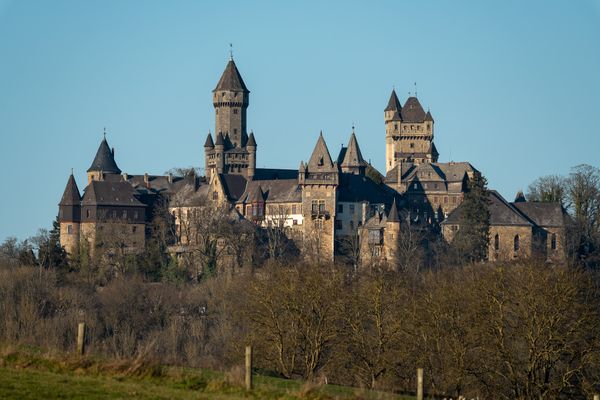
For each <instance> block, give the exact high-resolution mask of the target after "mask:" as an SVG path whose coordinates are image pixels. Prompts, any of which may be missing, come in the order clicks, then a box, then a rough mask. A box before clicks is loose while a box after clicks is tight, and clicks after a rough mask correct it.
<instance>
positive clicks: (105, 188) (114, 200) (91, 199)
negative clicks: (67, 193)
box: [81, 181, 146, 207]
mask: <svg viewBox="0 0 600 400" xmlns="http://www.w3.org/2000/svg"><path fill="white" fill-rule="evenodd" d="M81 204H82V205H84V206H135V207H146V205H145V204H144V203H142V202H141V201H139V200H138V199H137V198H136V191H135V189H134V188H133V186H131V184H130V183H129V182H125V181H120V182H115V181H92V182H90V184H89V185H88V186H87V188H86V189H85V193H84V194H83V200H82V202H81Z"/></svg>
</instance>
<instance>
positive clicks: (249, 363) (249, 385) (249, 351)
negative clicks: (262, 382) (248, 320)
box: [246, 346, 252, 390]
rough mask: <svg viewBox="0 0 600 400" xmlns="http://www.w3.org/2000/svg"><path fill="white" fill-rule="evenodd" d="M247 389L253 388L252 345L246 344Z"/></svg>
mask: <svg viewBox="0 0 600 400" xmlns="http://www.w3.org/2000/svg"><path fill="white" fill-rule="evenodd" d="M246 390H252V346H246Z"/></svg>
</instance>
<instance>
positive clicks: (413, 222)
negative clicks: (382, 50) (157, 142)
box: [59, 58, 564, 263]
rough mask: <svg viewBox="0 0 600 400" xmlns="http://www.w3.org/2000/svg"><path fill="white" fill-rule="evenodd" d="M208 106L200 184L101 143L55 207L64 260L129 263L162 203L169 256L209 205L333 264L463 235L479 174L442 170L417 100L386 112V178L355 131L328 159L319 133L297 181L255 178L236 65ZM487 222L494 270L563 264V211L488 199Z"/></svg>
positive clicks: (288, 174) (185, 244)
mask: <svg viewBox="0 0 600 400" xmlns="http://www.w3.org/2000/svg"><path fill="white" fill-rule="evenodd" d="M212 100H213V106H214V109H215V121H216V122H215V130H214V135H213V134H212V133H210V132H209V133H208V136H207V137H206V140H205V143H204V171H205V176H196V175H193V174H192V175H188V176H172V175H166V176H165V175H148V174H141V175H130V174H128V173H124V172H122V171H121V170H120V169H119V167H118V166H117V163H116V160H115V153H114V149H112V150H111V148H110V147H109V145H108V142H107V140H106V137H104V138H103V140H102V141H101V143H100V147H99V148H98V151H97V153H96V156H95V158H94V160H93V162H92V165H91V166H90V168H89V169H88V171H87V173H88V182H87V186H86V188H85V190H84V194H83V197H82V196H81V194H80V191H79V189H78V186H77V184H76V182H75V179H74V177H73V175H72V174H71V176H70V177H69V179H68V181H67V186H66V188H65V191H64V194H63V197H62V199H61V201H60V204H59V222H60V240H61V244H62V245H63V246H64V247H65V249H66V250H67V252H68V253H70V254H73V253H74V252H76V251H77V249H78V248H79V247H80V246H81V245H82V244H86V245H88V246H90V248H94V247H95V246H98V243H99V242H100V243H102V244H103V245H104V246H110V241H111V240H115V238H118V239H119V240H121V242H122V243H125V247H126V248H127V249H128V250H129V251H131V252H135V251H139V250H141V249H143V248H144V245H145V240H146V238H147V235H148V232H149V224H150V222H151V221H152V218H153V215H154V213H155V210H156V208H157V205H158V204H161V202H164V201H167V202H168V209H169V214H170V215H171V216H172V217H173V221H172V222H173V224H174V228H175V231H176V232H177V234H176V243H175V246H173V247H172V248H173V249H177V250H174V252H179V253H181V252H186V251H189V249H190V248H191V247H193V246H194V243H193V240H192V239H191V238H190V235H189V234H186V233H185V232H184V231H183V229H182V227H183V226H184V225H185V224H186V221H189V218H190V215H194V214H193V213H194V210H195V209H197V208H198V207H205V206H206V204H210V203H213V204H221V205H226V206H227V207H229V208H230V209H231V210H235V212H236V214H237V215H238V216H239V218H240V219H244V220H247V221H251V222H253V223H254V224H256V225H257V226H258V227H261V228H265V229H267V228H269V227H273V226H275V227H278V228H281V229H283V230H284V231H285V232H286V236H287V237H288V238H289V239H290V240H292V241H293V242H294V243H295V244H296V246H297V248H298V249H300V250H301V251H302V252H303V253H304V254H306V255H310V256H317V257H318V258H319V259H320V260H327V261H333V260H334V259H335V258H336V257H337V256H340V255H343V254H344V253H345V252H347V251H348V249H347V248H346V246H345V244H347V243H352V242H354V243H358V247H359V248H360V252H361V253H363V254H368V255H369V257H376V258H378V259H381V260H385V261H386V262H390V263H394V262H396V258H397V253H398V247H399V245H400V241H401V240H403V239H402V235H401V234H400V233H401V231H402V230H403V229H405V228H408V229H421V230H423V229H429V228H431V227H438V228H441V232H442V234H443V235H444V237H445V238H446V239H447V240H452V237H453V236H454V234H455V232H456V231H457V230H458V229H460V204H461V203H462V201H463V198H464V195H465V193H466V191H467V190H468V183H469V180H470V179H472V178H473V177H474V176H475V175H477V174H480V172H479V171H478V170H477V169H476V168H474V167H473V166H472V165H471V164H469V163H468V162H447V163H440V162H438V157H439V153H438V151H437V149H436V147H435V144H434V125H435V122H434V119H433V117H432V114H431V112H430V111H427V112H425V110H424V109H423V107H422V105H421V103H420V101H419V99H418V98H417V97H416V96H411V97H409V98H408V99H407V100H406V101H405V103H404V105H401V103H400V100H399V99H398V96H397V95H396V93H395V91H392V93H391V96H390V99H389V101H388V104H387V107H386V108H385V110H384V123H385V144H386V147H385V152H386V153H385V154H386V161H385V162H386V164H385V166H386V173H385V176H383V175H381V174H379V173H378V172H377V170H375V169H374V168H373V167H372V166H371V165H369V163H367V162H366V161H365V159H364V157H363V155H362V152H361V150H360V146H359V143H358V139H357V135H356V132H355V131H354V128H352V132H351V133H350V135H349V138H348V145H347V146H345V147H342V148H341V150H340V152H339V153H338V154H337V155H336V154H334V155H333V157H332V154H331V153H330V151H329V148H328V146H327V143H326V141H325V138H324V136H323V134H322V133H321V134H320V135H319V136H318V138H317V141H316V144H315V147H314V150H313V152H312V154H311V155H310V157H309V158H308V161H306V162H304V161H301V162H300V165H299V168H298V169H270V168H257V167H256V160H257V151H258V142H257V139H256V137H255V135H254V133H253V132H252V131H250V133H248V128H247V110H248V107H249V105H250V91H249V90H248V88H247V87H246V84H245V83H244V80H243V79H242V76H241V74H240V72H239V70H238V68H237V66H236V64H235V62H234V60H233V58H231V59H230V60H229V62H228V63H227V66H226V67H225V70H224V72H223V74H222V76H221V78H220V79H219V81H218V83H217V86H216V87H215V89H214V90H213V92H212ZM557 207H558V208H557ZM490 212H491V216H492V217H491V225H492V226H491V236H492V238H491V240H490V251H489V256H490V259H512V258H515V257H528V256H531V255H532V254H534V253H535V252H540V251H541V252H543V253H544V256H545V257H547V258H556V257H558V258H560V257H561V256H560V254H563V253H564V249H563V246H562V243H563V239H562V236H563V234H564V212H563V211H562V209H561V208H560V206H557V205H550V206H548V205H542V204H530V203H528V202H525V201H524V198H519V199H518V201H517V202H515V203H508V202H507V201H506V200H504V199H503V198H502V196H500V194H498V193H497V192H493V191H492V192H491V208H490ZM504 250H506V251H504Z"/></svg>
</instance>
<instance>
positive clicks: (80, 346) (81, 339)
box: [77, 322, 85, 356]
mask: <svg viewBox="0 0 600 400" xmlns="http://www.w3.org/2000/svg"><path fill="white" fill-rule="evenodd" d="M84 351H85V322H80V323H79V326H78V327H77V354H79V355H80V356H82V355H83V352H84Z"/></svg>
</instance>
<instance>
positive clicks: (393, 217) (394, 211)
mask: <svg viewBox="0 0 600 400" xmlns="http://www.w3.org/2000/svg"><path fill="white" fill-rule="evenodd" d="M387 220H388V222H400V217H399V216H398V207H397V206H396V198H394V201H393V202H392V208H390V213H389V214H388V218H387Z"/></svg>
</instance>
